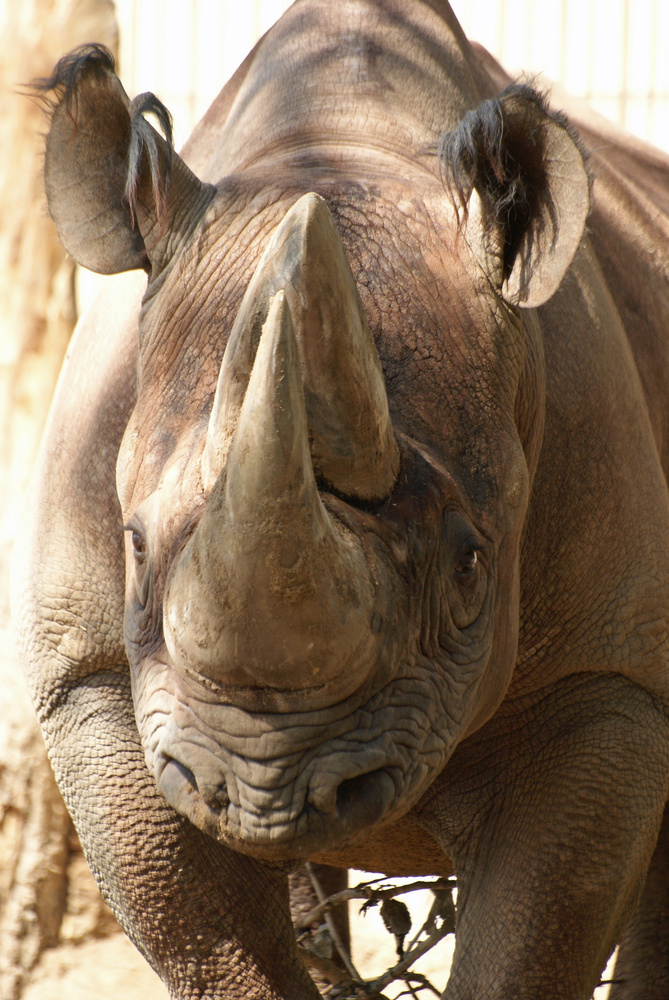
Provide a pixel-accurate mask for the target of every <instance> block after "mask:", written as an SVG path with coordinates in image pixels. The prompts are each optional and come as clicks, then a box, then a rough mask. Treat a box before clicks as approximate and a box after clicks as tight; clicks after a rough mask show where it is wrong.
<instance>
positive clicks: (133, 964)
mask: <svg viewBox="0 0 669 1000" xmlns="http://www.w3.org/2000/svg"><path fill="white" fill-rule="evenodd" d="M359 875H360V878H359V879H358V878H357V877H356V875H353V877H352V884H355V882H356V881H362V880H363V873H359ZM431 899H432V897H431V895H430V894H429V893H427V892H426V893H412V894H411V895H410V896H406V897H405V901H406V902H407V904H408V906H409V909H410V910H411V915H412V918H413V922H414V927H415V928H416V929H417V928H418V927H419V926H420V924H421V923H422V921H423V920H424V918H425V915H426V914H427V910H428V908H429V906H430V903H431ZM351 925H352V927H351V930H352V939H353V960H354V963H355V965H356V967H357V968H358V970H359V972H360V973H361V975H363V976H364V977H366V978H370V977H372V976H375V975H379V974H380V973H381V972H383V971H384V970H385V969H387V968H388V967H389V966H390V965H391V963H393V962H394V960H395V944H394V939H393V938H392V937H391V936H390V935H389V934H388V933H387V931H386V930H385V928H384V926H383V923H382V921H381V917H380V915H379V913H378V910H376V909H373V910H370V911H368V912H367V914H366V915H364V916H363V915H360V914H359V912H358V906H357V905H355V904H353V905H352V907H351ZM452 951H453V938H452V936H449V937H447V938H445V939H444V940H443V941H441V942H440V943H439V944H438V945H437V946H436V947H435V948H433V949H432V951H431V952H429V953H428V954H427V955H425V956H424V957H423V959H422V960H421V961H420V962H418V963H417V964H416V968H417V969H418V971H420V972H422V973H423V974H424V975H426V976H428V978H429V979H430V980H431V981H432V983H433V984H434V985H435V986H436V987H437V988H438V989H443V988H444V986H445V985H446V980H447V979H448V971H449V969H450V964H451V957H452ZM609 971H610V970H609ZM605 978H606V976H605ZM402 988H403V987H402V985H401V984H398V983H396V984H394V985H393V986H390V987H388V988H387V989H386V991H385V996H387V997H388V998H389V1000H390V998H395V997H397V995H398V993H400V992H401V991H402ZM608 992H609V990H608V987H600V989H598V990H596V991H595V1000H606V998H607V997H608ZM421 996H422V997H426V998H427V997H429V996H431V994H429V993H428V992H427V991H426V992H425V993H423V994H421ZM93 998H95V1000H121V998H122V1000H167V991H166V990H165V987H164V986H163V985H162V983H161V982H160V980H159V979H158V977H157V976H156V974H155V973H154V972H153V970H152V969H151V968H150V967H149V966H148V965H147V964H146V962H145V961H144V959H143V958H142V956H141V955H140V954H139V952H138V951H137V950H136V949H135V948H134V946H133V945H132V944H131V943H130V941H129V940H128V939H127V938H126V937H125V935H123V934H120V933H119V934H113V935H112V936H111V937H109V938H104V939H101V940H98V941H89V942H88V943H86V944H83V945H79V946H67V947H62V948H57V949H53V950H51V951H49V952H46V953H45V955H44V956H43V958H42V961H41V962H40V965H39V966H38V968H37V969H36V970H35V973H34V975H33V978H32V980H31V982H30V984H29V985H28V987H27V988H26V990H25V992H24V995H23V1000H93Z"/></svg>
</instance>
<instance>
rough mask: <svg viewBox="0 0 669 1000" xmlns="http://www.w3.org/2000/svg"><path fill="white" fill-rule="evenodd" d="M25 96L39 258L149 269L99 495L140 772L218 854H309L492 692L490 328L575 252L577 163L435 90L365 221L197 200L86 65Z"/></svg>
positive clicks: (345, 212) (525, 396)
mask: <svg viewBox="0 0 669 1000" xmlns="http://www.w3.org/2000/svg"><path fill="white" fill-rule="evenodd" d="M49 85H50V86H52V87H55V88H56V91H57V94H58V100H57V102H56V105H55V111H54V114H53V121H52V127H51V132H50V135H49V139H48V143H47V190H48V194H49V204H50V210H51V212H52V215H53V216H54V218H55V220H56V222H57V225H58V227H59V231H60V234H61V238H62V240H63V242H64V243H65V246H66V247H67V248H68V249H69V250H70V252H71V253H72V254H73V256H75V257H76V259H77V260H79V261H80V262H81V263H83V264H85V265H86V266H89V267H92V268H93V269H96V270H101V271H106V272H112V271H120V270H124V269H128V268H136V267H143V268H144V269H145V270H146V271H147V273H148V275H149V282H148V288H147V292H146V295H145V298H144V302H143V305H142V310H141V315H140V322H139V346H138V386H137V403H136V406H135V410H134V412H133V414H132V417H131V419H130V422H129V424H128V428H127V431H126V434H125V438H124V441H123V445H122V447H121V451H120V455H119V459H118V480H117V485H118V494H119V499H120V503H121V507H122V511H123V518H124V523H125V529H126V532H125V537H126V553H127V578H126V615H125V634H126V647H127V654H128V659H129V663H130V668H131V673H132V682H133V694H134V700H135V711H136V717H137V724H138V729H139V733H140V736H141V739H142V743H143V746H144V750H145V755H146V760H147V764H148V767H149V769H150V771H151V772H152V774H153V775H154V777H155V780H156V782H157V784H158V787H159V788H160V789H161V791H162V792H163V794H164V795H165V796H166V798H167V799H168V801H169V802H170V803H171V804H172V805H173V806H174V808H176V809H177V810H178V811H180V812H181V813H183V814H184V815H186V816H187V817H189V818H190V819H191V820H192V821H193V822H194V823H195V824H196V825H197V826H199V827H200V828H202V829H204V830H205V831H207V832H208V833H209V834H211V835H212V836H213V837H215V838H217V839H219V840H221V841H223V842H225V843H226V844H228V845H230V846H231V847H233V848H235V849H236V850H240V851H243V852H247V853H252V854H255V855H257V856H259V857H266V858H271V859H277V860H285V859H294V858H300V857H304V856H307V855H309V854H313V853H315V852H320V853H321V854H322V853H323V852H328V851H329V850H331V849H334V848H337V849H339V848H341V847H343V846H346V845H347V844H349V843H352V842H353V841H355V839H356V837H359V836H360V835H361V832H362V831H364V830H365V829H366V828H367V827H369V826H370V825H372V824H374V823H377V822H383V823H391V822H392V821H393V820H396V819H398V818H399V817H401V816H402V815H403V814H405V813H406V812H407V811H408V810H409V809H410V808H411V807H412V806H413V805H415V804H416V802H417V801H418V800H419V798H420V797H421V795H422V794H423V793H424V792H425V790H426V789H427V788H428V786H429V785H430V783H431V782H433V781H434V779H435V777H436V776H437V775H438V773H439V771H440V770H441V769H442V768H443V767H444V764H445V763H446V761H447V760H448V758H449V756H450V755H451V753H452V752H453V750H454V748H455V746H456V745H457V744H458V743H459V742H460V741H461V740H462V739H463V738H465V737H466V736H467V734H468V733H471V732H472V731H474V730H475V729H476V728H478V727H480V726H481V725H482V724H483V723H484V722H485V721H486V720H487V719H488V718H490V716H491V715H492V714H493V713H494V711H495V709H496V708H497V706H498V705H499V703H500V701H501V699H502V698H503V697H504V694H505V692H506V691H507V688H508V686H509V682H510V679H511V676H512V672H513V667H514V661H515V656H516V646H517V635H518V615H519V598H518V575H519V559H520V542H521V537H522V528H523V522H524V517H525V512H526V508H527V504H528V496H529V489H530V483H531V478H532V474H533V471H534V468H535V466H536V460H537V455H538V452H539V449H540V444H541V413H542V403H543V384H542V375H541V372H542V368H541V357H540V355H541V349H540V347H539V344H540V338H539V334H538V325H537V324H538V320H537V318H536V314H535V313H534V312H533V311H532V310H530V311H529V312H526V313H525V315H524V319H521V312H520V310H519V309H518V305H522V306H538V305H540V304H541V303H542V302H543V301H545V300H546V299H547V298H548V297H549V296H550V295H551V294H552V292H553V291H554V290H555V288H556V287H557V286H558V285H559V283H560V280H561V278H562V275H563V274H564V272H565V270H566V268H567V267H568V266H569V263H570V262H571V259H572V257H573V255H574V253H575V252H576V249H577V247H578V244H579V242H580V239H581V235H582V232H583V225H584V220H585V215H586V213H587V208H588V179H587V175H586V172H585V170H584V167H583V161H582V157H581V154H580V152H579V150H578V148H577V146H576V145H575V144H574V142H573V140H572V138H571V136H570V135H569V133H568V131H567V129H566V128H565V126H564V123H563V122H562V121H561V120H560V119H557V118H556V117H554V116H551V115H550V114H549V113H548V112H547V111H546V109H545V107H544V106H543V105H542V104H541V102H540V101H539V100H538V99H536V97H534V96H533V95H531V94H529V92H527V93H526V92H524V91H522V90H521V91H518V90H516V91H513V92H511V93H510V94H509V95H507V96H506V97H504V98H503V99H501V100H500V101H496V102H492V101H488V102H484V105H482V106H481V107H478V108H475V109H474V110H471V108H473V107H475V101H474V97H475V95H474V96H472V95H469V96H467V95H466V99H465V98H463V100H462V101H461V102H460V103H462V104H463V110H462V112H461V109H460V107H459V105H458V106H457V107H456V111H457V114H458V116H460V118H461V119H462V121H461V124H460V125H459V126H458V124H457V118H456V121H455V122H453V123H452V124H453V126H454V128H452V129H451V130H450V139H448V140H447V141H445V142H444V143H443V144H442V156H441V161H440V160H439V158H438V157H437V155H436V153H433V154H432V155H433V161H434V165H433V166H432V167H431V168H430V170H428V171H425V170H423V168H421V171H422V172H420V177H419V176H418V173H417V174H416V178H413V180H415V185H414V187H413V188H412V183H413V180H412V178H411V177H410V178H409V179H408V180H404V179H401V181H400V182H398V183H397V185H396V190H397V191H398V192H399V194H398V195H397V198H396V199H395V196H394V195H393V196H392V197H385V196H383V195H379V194H378V193H377V191H378V184H377V183H376V182H373V179H372V180H370V177H369V175H367V176H366V177H365V176H363V178H362V179H360V178H358V177H355V178H354V179H353V180H352V179H351V178H350V177H348V176H345V175H344V176H342V173H341V169H340V172H339V174H338V176H337V177H336V179H335V181H332V180H330V179H328V178H327V177H326V178H325V179H323V176H322V174H321V173H319V172H318V171H315V172H313V171H312V172H311V173H310V172H309V170H308V169H307V168H304V167H301V168H299V167H296V168H295V169H293V168H292V167H291V168H290V169H289V170H286V168H285V165H284V168H283V169H284V174H283V175H282V176H281V177H277V176H276V172H272V171H271V170H269V171H267V170H266V171H265V172H263V171H262V170H260V171H259V170H255V171H254V170H253V169H250V170H248V171H247V172H246V173H245V172H244V171H243V170H237V171H233V170H228V171H227V172H226V173H225V175H224V177H223V180H218V181H217V183H216V184H208V183H204V182H202V181H200V180H199V179H198V178H197V177H196V176H195V174H193V173H192V172H191V171H190V170H189V168H188V167H187V166H186V164H185V162H184V161H183V160H182V159H181V158H179V157H178V156H177V155H176V154H175V153H173V152H171V150H170V145H169V142H167V141H164V140H163V139H162V137H161V136H160V135H158V133H157V132H155V131H154V130H153V129H152V128H151V126H150V125H148V124H147V123H146V121H145V120H144V117H143V115H144V113H145V112H146V111H153V112H154V113H155V112H157V113H158V114H159V115H162V118H163V124H164V125H165V127H167V122H166V118H165V114H164V112H163V110H162V106H161V105H159V104H158V102H156V101H155V99H153V98H150V97H148V98H147V97H146V95H144V97H142V98H139V99H137V101H135V102H130V101H129V100H128V98H127V96H126V95H125V92H124V91H123V89H122V87H121V85H120V83H119V81H118V79H117V78H116V76H115V75H114V73H113V65H112V63H111V62H110V60H109V58H108V56H107V55H106V54H105V53H103V52H101V50H99V49H97V48H96V49H87V50H85V51H84V52H83V53H78V54H75V55H74V56H73V57H70V58H69V60H65V61H64V62H63V63H62V64H61V65H60V66H59V68H58V69H57V71H56V74H55V76H54V78H53V80H52V81H50V82H49ZM456 103H457V102H456ZM467 107H470V110H469V112H468V113H467V110H466V109H467ZM495 119H498V120H499V126H500V127H498V129H497V131H495V129H494V127H492V126H490V121H492V122H493V126H494V121H495ZM528 135H530V136H532V137H533V138H531V139H528V138H527V136H528ZM504 143H506V144H507V145H506V146H504ZM523 158H525V160H526V161H527V162H526V163H524V160H523ZM440 162H441V168H442V171H443V170H444V169H445V171H446V175H447V179H448V181H449V185H447V186H450V187H451V192H452V195H453V197H452V198H451V199H449V197H448V196H447V193H445V191H444V185H443V176H440ZM509 163H513V164H516V166H518V165H519V174H522V175H523V176H525V180H526V184H525V196H524V198H521V196H520V194H519V193H518V190H519V189H518V186H516V187H515V188H514V189H513V191H512V190H510V189H511V187H512V186H513V185H511V184H510V182H509V181H508V178H507V180H505V179H504V177H503V176H502V177H499V176H498V174H499V173H500V170H501V167H500V164H503V165H506V166H505V169H506V167H508V164H509ZM168 168H169V178H170V180H169V186H168V185H167V182H166V178H167V176H168ZM407 169H408V168H407ZM363 173H364V171H363ZM502 173H503V171H502ZM421 185H422V187H421ZM495 185H497V187H495ZM505 185H506V186H505ZM315 187H317V188H318V190H319V192H320V193H316V192H315V191H314V190H313V188H315ZM407 187H408V188H409V189H411V190H410V191H409V192H407ZM500 188H503V190H502V191H501V195H500ZM393 190H394V189H393ZM305 191H306V192H307V193H304V192H305ZM514 192H515V193H514ZM410 194H411V197H410V196H409V195H410ZM414 195H415V197H414ZM412 197H413V200H412ZM504 199H506V201H504ZM331 209H332V210H331ZM351 264H353V267H352V266H351ZM354 270H355V272H356V274H357V277H358V280H357V281H356V278H354V273H353V271H354ZM363 295H364V300H365V305H364V307H363V301H362V298H363ZM370 328H371V329H370ZM372 329H373V331H374V332H373V333H372ZM384 371H385V372H386V375H385V376H384Z"/></svg>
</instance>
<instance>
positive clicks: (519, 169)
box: [438, 84, 585, 278]
mask: <svg viewBox="0 0 669 1000" xmlns="http://www.w3.org/2000/svg"><path fill="white" fill-rule="evenodd" d="M509 98H515V99H517V100H515V101H513V102H511V101H509V100H508V99H509ZM522 102H527V103H528V104H529V105H530V106H533V107H534V109H535V111H537V112H539V113H538V114H517V113H516V114H514V113H513V112H511V113H509V110H508V109H509V107H511V108H514V106H515V107H516V108H517V107H519V106H520V105H521V104H522ZM505 104H506V107H505V106H504V105H505ZM545 117H548V118H550V119H552V120H553V121H555V122H556V123H557V124H559V125H560V126H561V127H562V128H565V129H566V130H567V131H568V132H569V134H570V136H571V137H572V139H574V141H575V142H576V144H577V145H578V146H579V148H581V146H580V142H579V140H578V137H577V136H576V134H575V133H574V131H573V129H572V128H571V127H570V126H569V125H568V123H567V120H566V119H565V117H564V116H563V115H561V114H559V113H557V112H552V111H550V110H549V108H548V101H547V98H546V96H545V95H544V94H541V93H539V92H538V91H537V90H535V89H534V88H533V87H531V86H528V85H527V84H512V85H511V86H510V87H507V88H506V90H504V91H503V93H502V94H500V95H499V97H498V98H495V99H493V100H487V101H483V103H482V104H481V105H480V106H479V107H478V108H476V110H475V111H470V112H469V113H468V114H467V115H465V117H464V118H463V120H462V121H461V122H460V124H459V125H458V127H457V128H456V129H454V130H453V131H452V132H448V133H446V134H445V135H443V136H442V138H441V140H440V143H439V150H438V156H439V164H440V169H441V171H442V176H443V179H444V185H445V187H446V189H447V190H448V192H449V195H450V197H451V199H452V200H453V204H454V205H455V208H456V212H457V213H458V217H459V216H460V213H461V212H462V214H463V216H464V218H465V219H466V217H467V211H468V202H469V198H470V196H471V194H472V191H473V190H474V189H476V191H477V192H478V194H479V197H480V198H481V202H482V205H483V214H484V224H485V226H486V228H487V229H488V230H491V229H493V228H499V229H500V230H501V232H502V233H503V234H504V241H505V242H504V277H505V278H506V277H508V276H509V274H510V273H511V269H512V267H513V264H514V261H515V258H516V256H517V254H518V253H519V252H522V254H523V257H526V258H528V257H529V254H530V251H531V242H532V239H533V237H534V238H536V237H537V236H538V235H540V233H541V232H542V231H543V229H544V228H545V225H546V222H547V220H548V219H550V222H551V226H552V239H553V244H555V241H556V239H557V235H558V219H557V212H556V209H555V206H554V204H553V201H552V198H551V195H550V187H549V184H548V181H547V172H546V154H545V149H544V142H543V130H542V129H541V128H539V127H537V124H534V125H533V122H535V123H539V122H541V120H542V119H544V118H545ZM584 158H585V157H584ZM524 263H525V262H524Z"/></svg>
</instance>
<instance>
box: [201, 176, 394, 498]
mask: <svg viewBox="0 0 669 1000" xmlns="http://www.w3.org/2000/svg"><path fill="white" fill-rule="evenodd" d="M282 290H283V291H284V293H285V297H286V302H287V304H288V306H289V308H290V311H291V314H292V318H293V323H294V327H295V338H296V341H297V350H298V354H299V360H300V368H301V371H302V376H303V388H304V397H305V406H306V414H307V425H308V430H309V446H310V452H311V460H312V463H313V467H314V471H315V474H316V476H317V477H320V478H321V479H322V480H324V481H325V482H326V483H328V484H329V485H330V486H332V487H333V488H334V489H335V490H336V491H337V492H338V493H341V494H342V495H344V496H349V497H352V498H355V499H358V500H363V501H378V500H382V499H385V498H386V497H387V496H388V495H389V494H390V492H391V490H392V488H393V486H394V483H395V480H396V478H397V474H398V470H399V452H398V448H397V443H396V441H395V437H394V434H393V428H392V423H391V420H390V414H389V412H388V399H387V396H386V389H385V383H384V379H383V372H382V369H381V362H380V360H379V355H378V352H377V350H376V346H375V344H374V338H373V337H372V334H371V332H370V330H369V327H368V325H367V320H366V318H365V314H364V312H363V309H362V303H361V302H360V297H359V295H358V290H357V288H356V284H355V279H354V277H353V274H352V273H351V269H350V267H349V264H348V261H347V259H346V254H345V251H344V247H343V244H342V241H341V238H340V236H339V233H338V232H337V230H336V228H335V225H334V222H333V219H332V215H331V214H330V210H329V209H328V207H327V205H326V203H325V201H324V200H323V198H321V197H320V195H317V194H314V193H311V194H306V195H304V196H303V197H302V198H300V199H299V201H297V202H296V203H295V204H294V205H293V206H292V208H291V209H289V211H288V212H287V214H286V216H285V217H284V219H283V221H282V222H281V224H280V225H279V226H278V227H277V229H276V230H275V232H274V234H273V236H272V238H271V240H270V242H269V244H268V246H267V248H266V250H265V252H264V254H263V256H262V259H261V261H260V263H259V265H258V268H257V270H256V272H255V274H254V276H253V278H252V279H251V281H250V283H249V286H248V288H247V290H246V294H245V295H244V298H243V300H242V304H241V306H240V309H239V312H238V314H237V318H236V320H235V323H234V326H233V329H232V333H231V335H230V339H229V342H228V345H227V348H226V351H225V356H224V358H223V364H222V366H221V372H220V376H219V380H218V386H217V389H216V396H215V399H214V406H213V409H212V414H211V419H210V423H209V431H208V435H207V442H206V447H205V452H204V457H203V462H202V472H203V480H204V483H205V486H206V487H207V488H209V489H210V488H211V487H212V486H213V484H214V482H215V481H216V479H217V477H218V475H219V474H220V472H221V470H222V469H223V467H224V465H225V462H226V458H227V453H228V449H229V447H230V442H231V440H232V436H233V434H234V431H235V428H236V426H237V421H238V419H239V413H240V410H241V406H242V401H243V399H244V396H245V393H246V388H247V386H248V381H249V376H250V372H251V368H252V365H253V360H254V356H255V352H256V348H257V344H258V340H259V337H260V330H261V328H262V325H263V323H264V322H265V319H266V318H267V314H268V311H269V304H270V301H271V300H272V299H273V298H274V296H275V295H276V294H277V293H278V292H279V291H282Z"/></svg>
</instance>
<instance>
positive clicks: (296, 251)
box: [163, 194, 399, 704]
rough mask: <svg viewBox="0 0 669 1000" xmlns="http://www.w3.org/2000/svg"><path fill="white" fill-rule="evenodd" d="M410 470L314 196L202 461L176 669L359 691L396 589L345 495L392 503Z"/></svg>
mask: <svg viewBox="0 0 669 1000" xmlns="http://www.w3.org/2000/svg"><path fill="white" fill-rule="evenodd" d="M261 321H262V325H261ZM258 327H260V328H261V332H260V333H259V332H258ZM256 338H257V340H258V341H259V342H258V343H257V347H256V348H255V352H254V340H256ZM254 354H255V357H254ZM398 468H399V452H398V448H397V444H396V442H395V438H394V435H393V430H392V424H391V421H390V417H389V413H388V403H387V398H386V394H385V386H384V382H383V375H382V371H381V365H380V361H379V358H378V354H377V352H376V348H375V345H374V342H373V339H372V336H371V333H370V331H369V328H368V326H367V323H366V321H365V317H364V313H363V311H362V307H361V304H360V301H359V298H358V294H357V289H356V287H355V281H354V279H353V276H352V274H351V271H350V268H349V266H348V263H347V261H346V257H345V254H344V250H343V247H342V244H341V240H340V238H339V235H338V233H337V231H336V229H335V227H334V224H333V222H332V218H331V216H330V213H329V210H328V209H327V206H326V205H325V202H324V201H323V200H322V199H321V198H320V197H318V196H317V195H313V194H310V195H306V196H305V197H303V198H302V199H300V201H298V202H297V203H296V205H294V206H293V208H292V209H291V210H290V211H289V212H288V214H287V216H286V217H285V219H284V221H283V223H282V224H281V225H280V226H279V227H278V229H277V231H276V233H275V235H274V237H273V238H272V240H271V242H270V245H269V246H268V248H267V250H266V252H265V254H264V256H263V258H262V260H261V262H260V264H259V266H258V269H257V271H256V274H255V275H254V277H253V279H252V281H251V283H250V285H249V288H248V290H247V293H246V295H245V297H244V300H243V302H242V305H241V308H240V310H239V314H238V317H237V320H236V322H235V326H234V328H233V331H232V334H231V336H230V340H229V343H228V346H227V349H226V354H225V357H224V361H223V365H222V368H221V375H220V378H219V384H218V388H217V391H216V397H215V401H214V406H213V409H212V415H211V420H210V424H209V432H208V437H207V443H206V447H205V451H204V457H203V463H202V475H203V480H204V481H205V484H207V483H210V484H211V483H212V481H213V484H212V485H211V491H210V494H209V498H208V500H207V504H206V507H205V510H204V513H203V515H202V518H201V520H200V523H199V524H198V526H197V528H196V530H195V531H194V533H193V535H192V536H191V538H190V540H189V541H188V543H187V544H186V546H185V548H184V550H183V551H182V552H181V553H180V554H179V555H178V556H177V558H176V559H175V561H174V563H173V566H172V568H171V571H170V574H169V577H168V581H167V586H166V590H165V598H164V618H163V620H164V632H165V639H166V644H167V649H168V652H169V654H170V657H171V659H172V661H173V664H174V666H175V668H176V669H177V671H179V672H181V673H183V674H184V675H188V676H191V677H192V676H195V677H199V678H202V679H204V680H206V681H209V682H210V683H212V684H213V685H219V686H220V687H221V688H224V689H226V691H228V692H229V691H230V689H234V688H237V689H247V690H248V689H269V690H279V691H284V692H294V693H297V692H299V691H308V692H309V698H310V703H311V700H312V699H314V704H327V703H331V702H333V701H337V700H341V699H342V698H346V697H347V696H348V695H349V694H351V693H352V692H354V691H356V690H359V689H360V688H361V686H362V685H363V684H364V682H365V679H366V678H367V677H368V676H369V674H370V672H372V671H373V669H374V667H375V664H376V663H377V662H378V659H379V655H380V651H381V647H382V644H383V634H382V633H383V622H384V620H385V619H386V617H387V615H388V608H387V606H386V603H387V600H388V598H387V594H388V592H389V591H390V590H391V589H392V588H389V587H388V586H384V569H383V565H381V563H382V560H381V563H380V562H379V560H378V559H377V557H376V555H375V552H374V543H373V540H372V541H370V540H369V539H366V538H365V536H364V534H363V535H361V533H360V532H359V531H354V530H352V527H351V525H350V523H349V521H348V518H347V513H346V511H347V504H346V503H344V502H343V501H341V500H337V498H336V494H339V495H341V494H343V495H344V496H346V497H351V498H353V499H355V500H362V501H370V500H378V499H382V498H384V497H386V496H388V495H389V493H390V492H391V490H392V487H393V485H394V482H395V480H396V477H397V473H398ZM317 479H318V481H319V482H321V483H323V484H325V486H326V489H327V487H330V490H329V491H328V492H329V496H328V495H324V496H321V493H320V492H319V489H318V485H317Z"/></svg>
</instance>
